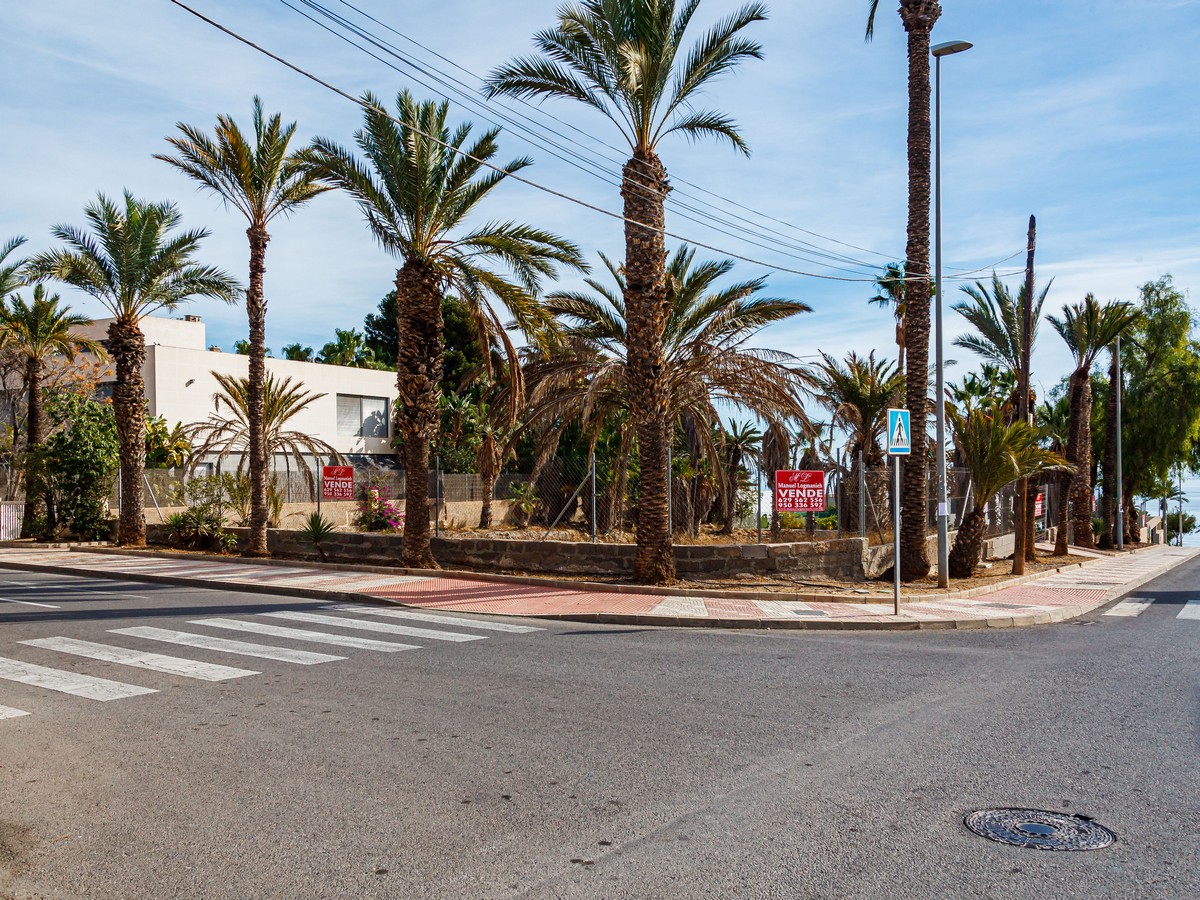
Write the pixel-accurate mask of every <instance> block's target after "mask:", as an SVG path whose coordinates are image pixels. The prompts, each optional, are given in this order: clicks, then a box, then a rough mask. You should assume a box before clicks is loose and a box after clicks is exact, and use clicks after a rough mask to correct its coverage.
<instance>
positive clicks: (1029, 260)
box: [1012, 216, 1037, 575]
mask: <svg viewBox="0 0 1200 900" xmlns="http://www.w3.org/2000/svg"><path fill="white" fill-rule="evenodd" d="M1036 246H1037V218H1036V217H1035V216H1030V217H1029V250H1028V255H1027V256H1026V258H1025V289H1024V290H1023V291H1022V292H1021V372H1020V377H1019V378H1017V415H1018V416H1019V417H1020V420H1021V421H1022V422H1024V423H1025V424H1026V425H1028V424H1029V376H1030V373H1029V356H1030V351H1031V350H1032V347H1033V253H1034V250H1035V248H1036ZM1028 496H1029V479H1028V478H1022V479H1021V480H1020V481H1018V482H1017V494H1016V502H1015V503H1014V504H1013V507H1014V508H1013V512H1014V513H1015V514H1016V523H1015V524H1016V529H1017V532H1016V535H1015V541H1014V546H1013V566H1012V573H1013V574H1014V575H1024V574H1025V557H1026V555H1032V550H1033V546H1032V538H1030V537H1029V534H1028V532H1029V529H1028V527H1027V526H1028V525H1029V524H1032V522H1030V517H1029V515H1028V511H1029V505H1028V503H1029V501H1028ZM1027 541H1029V546H1026V542H1027Z"/></svg>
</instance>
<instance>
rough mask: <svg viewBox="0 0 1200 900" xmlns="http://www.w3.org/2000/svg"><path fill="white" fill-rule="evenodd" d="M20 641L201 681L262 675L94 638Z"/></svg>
mask: <svg viewBox="0 0 1200 900" xmlns="http://www.w3.org/2000/svg"><path fill="white" fill-rule="evenodd" d="M18 643H20V644H25V645H27V646H29V647H41V648H42V649H43V650H57V651H58V652H59V653H72V654H74V655H75V656H83V657H86V658H88V659H98V660H101V661H103V662H112V663H118V664H120V665H122V666H134V667H136V668H139V669H151V670H152V671H155V672H166V673H167V674H168V675H181V676H183V677H184V678H197V679H199V680H200V681H228V680H229V679H230V678H244V677H245V676H247V675H258V674H260V673H258V672H252V671H250V670H249V669H235V668H233V667H232V666H218V665H215V664H213V663H206V662H197V661H196V660H194V659H180V658H179V657H177V656H163V655H162V654H161V653H144V652H142V651H140V650H127V649H126V648H124V647H111V646H109V645H108V644H95V643H93V642H91V641H77V640H75V639H74V638H65V637H52V638H35V639H34V640H31V641H18Z"/></svg>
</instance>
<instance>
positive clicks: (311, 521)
mask: <svg viewBox="0 0 1200 900" xmlns="http://www.w3.org/2000/svg"><path fill="white" fill-rule="evenodd" d="M336 531H337V529H336V528H335V527H334V524H333V523H332V522H330V521H329V520H328V519H326V518H325V517H324V516H323V515H321V514H320V513H318V512H313V513H309V514H308V518H307V519H305V520H304V527H303V528H301V529H300V531H299V532H297V533H298V534H299V536H300V537H301V538H303V539H304V540H306V541H308V542H309V543H311V544H312V545H313V547H315V548H316V550H317V554H318V555H319V556H320V557H321V562H329V559H328V557H326V556H325V547H324V546H323V542H324V541H326V540H328V539H329V538H330V537H332V536H333V535H334V533H335V532H336Z"/></svg>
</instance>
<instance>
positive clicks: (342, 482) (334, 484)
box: [321, 466, 354, 500]
mask: <svg viewBox="0 0 1200 900" xmlns="http://www.w3.org/2000/svg"><path fill="white" fill-rule="evenodd" d="M321 499H322V500H353V499H354V466H322V467H321Z"/></svg>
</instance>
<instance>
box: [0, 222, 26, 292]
mask: <svg viewBox="0 0 1200 900" xmlns="http://www.w3.org/2000/svg"><path fill="white" fill-rule="evenodd" d="M24 243H25V238H23V237H21V236H20V235H18V236H17V237H15V238H11V239H9V240H7V241H5V242H4V243H3V244H0V300H3V299H4V298H5V297H7V296H8V295H9V294H11V293H12V292H13V291H15V290H16V289H17V288H19V287H22V286H23V285H24V284H25V279H24V278H23V277H22V275H21V269H22V268H24V266H25V260H23V259H18V260H14V261H13V262H5V260H7V259H8V257H9V256H11V255H12V254H13V252H14V251H15V250H16V249H17V248H18V247H21V246H22V245H23V244H24Z"/></svg>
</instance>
